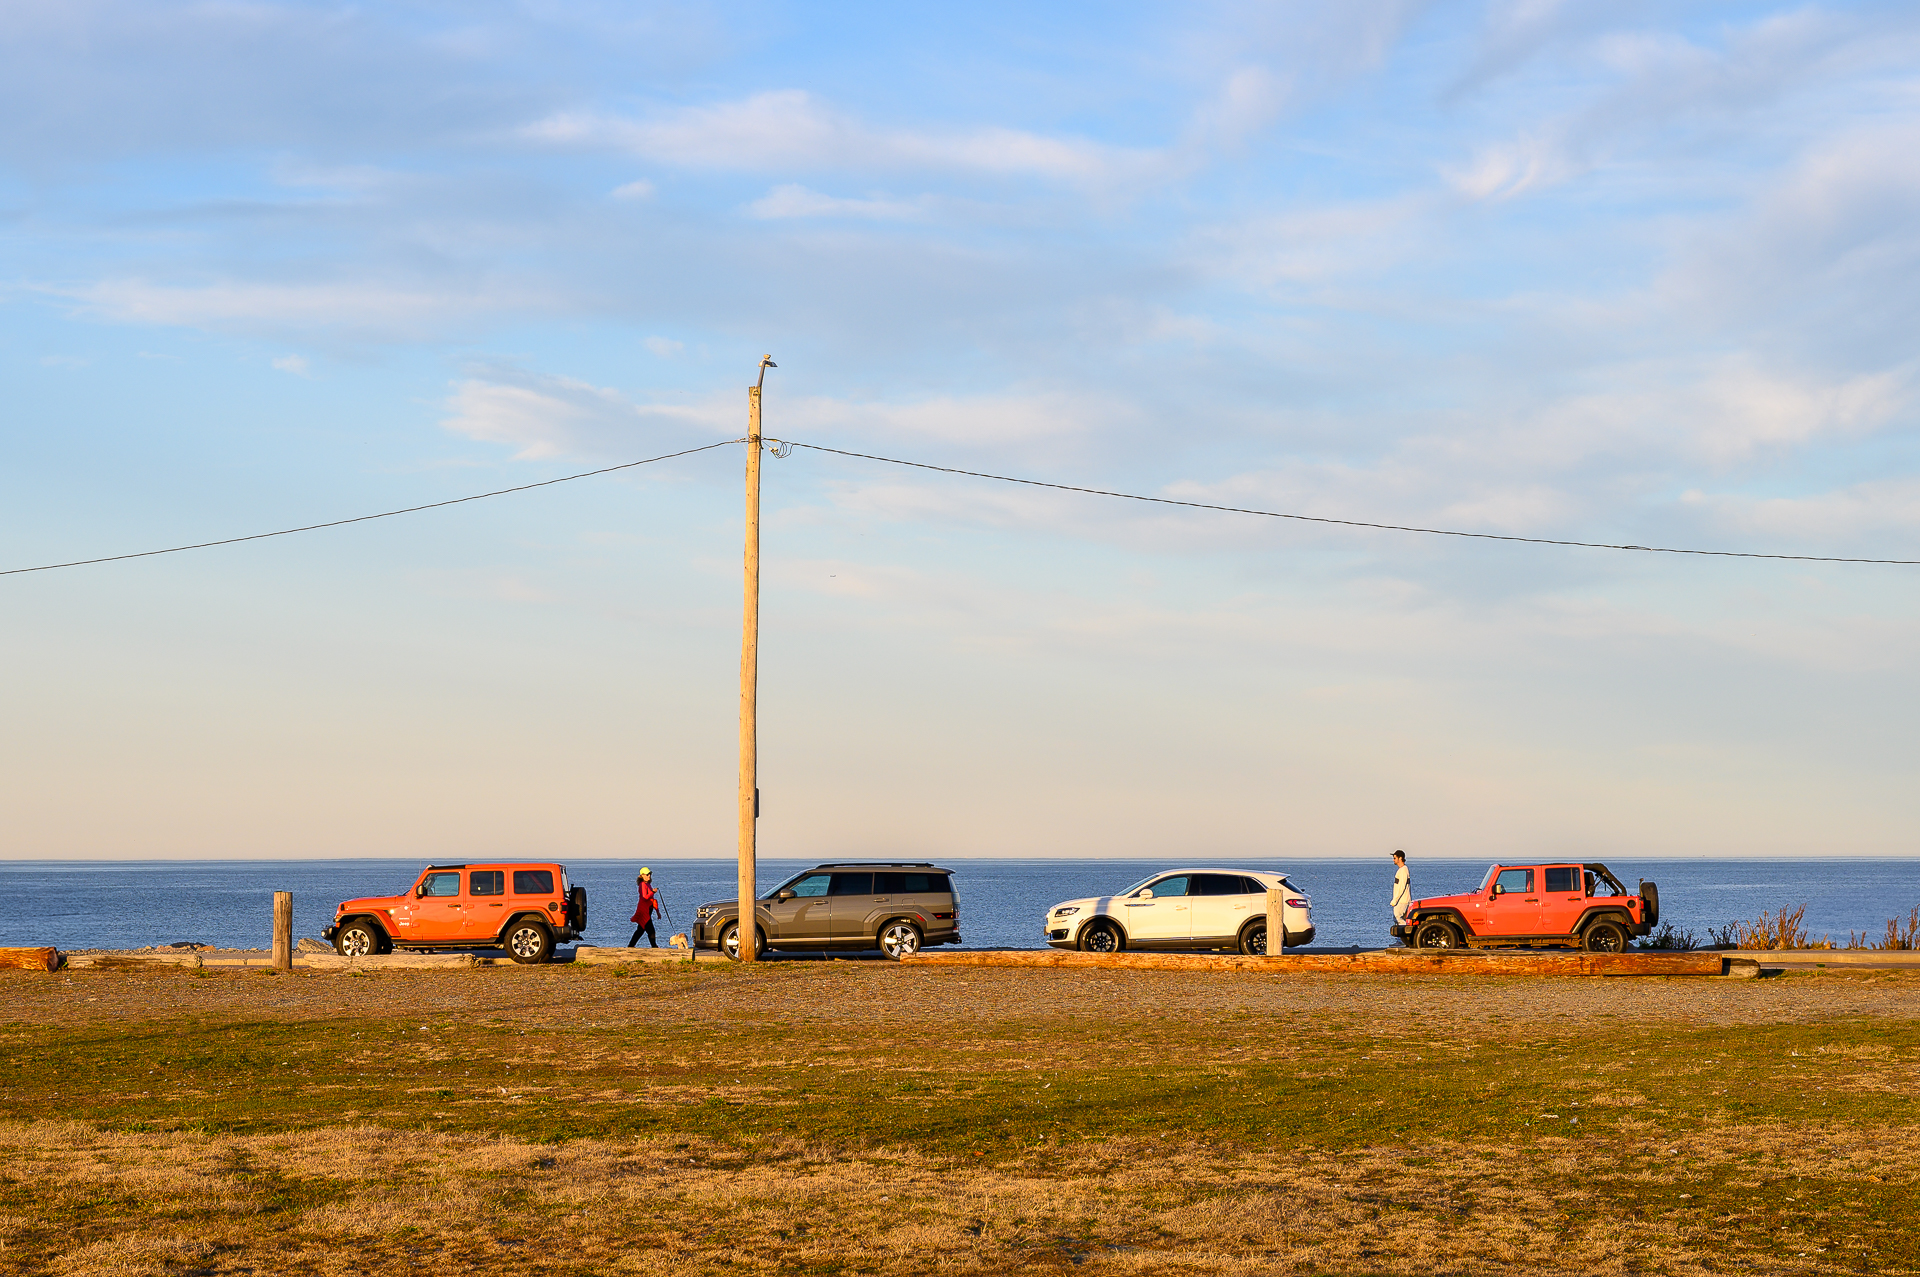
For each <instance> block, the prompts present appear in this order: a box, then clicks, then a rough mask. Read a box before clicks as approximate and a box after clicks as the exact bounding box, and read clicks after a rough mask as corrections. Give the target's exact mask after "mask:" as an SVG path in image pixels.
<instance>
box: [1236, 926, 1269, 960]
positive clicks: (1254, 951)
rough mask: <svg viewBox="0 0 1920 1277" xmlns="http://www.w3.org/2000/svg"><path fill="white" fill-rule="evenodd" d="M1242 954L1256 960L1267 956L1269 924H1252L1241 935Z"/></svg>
mask: <svg viewBox="0 0 1920 1277" xmlns="http://www.w3.org/2000/svg"><path fill="white" fill-rule="evenodd" d="M1240 952H1242V953H1244V954H1247V955H1248V956H1250V957H1255V958H1264V957H1265V956H1266V954H1267V924H1266V923H1264V922H1255V923H1250V924H1249V925H1248V927H1247V929H1246V930H1245V931H1242V932H1241V933H1240Z"/></svg>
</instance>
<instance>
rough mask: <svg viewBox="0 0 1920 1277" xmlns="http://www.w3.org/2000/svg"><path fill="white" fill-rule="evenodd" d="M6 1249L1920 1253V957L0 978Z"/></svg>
mask: <svg viewBox="0 0 1920 1277" xmlns="http://www.w3.org/2000/svg"><path fill="white" fill-rule="evenodd" d="M0 995H4V997H5V1000H6V1005H7V1007H8V1008H9V1010H8V1011H6V1012H5V1013H3V1014H0V1021H4V1023H0V1037H4V1038H5V1040H6V1048H7V1049H6V1051H5V1053H4V1060H5V1063H4V1065H0V1068H3V1069H4V1073H3V1074H0V1273H8V1274H11V1273H60V1274H69V1273H70V1274H91V1273H101V1274H105V1273H115V1274H182V1275H184V1274H227V1273H249V1272H251V1273H361V1272H374V1271H383V1272H392V1271H407V1272H417V1273H456V1272H458V1273H471V1272H502V1273H555V1274H560V1273H569V1274H592V1273H608V1274H612V1273H646V1272H660V1273H669V1272H671V1273H675V1274H701V1273H719V1272H721V1271H723V1270H725V1271H729V1272H736V1273H737V1272H740V1271H743V1270H755V1271H761V1272H767V1273H822V1274H851V1273H868V1272H871V1273H896V1272H899V1273H956V1274H974V1273H1009V1272H1032V1271H1055V1270H1058V1271H1067V1270H1074V1271H1081V1272H1089V1273H1112V1274H1116V1275H1117V1274H1147V1273H1156V1274H1157V1273H1180V1274H1194V1275H1205V1274H1241V1273H1248V1274H1251V1273H1261V1274H1266V1273H1300V1274H1308V1273H1419V1274H1429V1273H1509V1272H1512V1273H1518V1272H1526V1273H1789V1272H1791V1273H1815V1272H1822V1273H1824V1272H1861V1271H1868V1272H1889V1273H1892V1272H1910V1271H1914V1270H1916V1269H1920V1228H1917V1227H1916V1225H1915V1223H1914V1220H1915V1218H1916V1207H1920V1192H1916V1183H1917V1182H1920V1156H1916V1154H1917V1153H1920V1126H1917V1125H1916V1117H1920V979H1916V978H1915V977H1911V976H1906V975H1887V974H1873V973H1859V974H1856V975H1850V976H1829V975H1821V976H1795V977H1787V978H1780V979H1768V980H1748V981H1739V982H1733V981H1718V980H1662V979H1617V980H1527V979H1504V978H1502V979H1486V978H1477V979H1476V978H1460V977H1448V978H1442V977H1403V978H1395V977H1384V978H1383V977H1327V976H1295V977H1275V976H1246V975H1229V974H1220V973H1193V974H1189V973H1177V972H1125V971H1102V972H1098V973H1097V974H1096V973H1088V972H1047V971H1019V970H1015V971H997V970H992V969H961V970H937V969H933V970H930V969H918V970H914V969H903V968H900V967H896V966H892V965H887V964H882V963H875V962H783V963H770V964H765V965H763V966H762V967H760V968H759V969H757V970H752V971H742V970H739V969H737V968H733V967H731V966H728V965H726V964H722V963H706V964H701V965H700V966H699V967H698V968H696V969H691V970H690V969H687V968H684V967H682V968H668V967H646V968H640V969H637V970H634V971H633V972H632V973H631V974H629V973H627V972H625V971H622V970H618V969H608V968H594V969H579V968H570V967H564V966H561V967H548V968H526V969H521V968H493V969H483V970H479V971H447V972H438V971H435V972H389V973H382V974H378V975H366V976H358V975H351V976H350V975H344V974H338V973H313V974H307V973H296V974H292V975H275V974H272V973H269V972H260V971H233V972H225V973H193V972H188V971H180V970H166V971H79V972H72V973H56V974H53V975H45V974H32V973H11V972H9V973H0Z"/></svg>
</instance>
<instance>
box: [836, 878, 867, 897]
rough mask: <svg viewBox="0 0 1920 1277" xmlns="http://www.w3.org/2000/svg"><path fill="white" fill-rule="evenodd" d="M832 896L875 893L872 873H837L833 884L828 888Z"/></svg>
mask: <svg viewBox="0 0 1920 1277" xmlns="http://www.w3.org/2000/svg"><path fill="white" fill-rule="evenodd" d="M827 894H828V895H830V896H870V895H872V894H873V875H872V874H835V875H834V876H833V886H832V887H831V888H829V889H828V891H827Z"/></svg>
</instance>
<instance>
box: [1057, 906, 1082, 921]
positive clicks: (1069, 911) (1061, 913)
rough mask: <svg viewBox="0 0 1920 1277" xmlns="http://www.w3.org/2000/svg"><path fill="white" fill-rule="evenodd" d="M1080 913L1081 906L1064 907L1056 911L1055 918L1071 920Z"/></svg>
mask: <svg viewBox="0 0 1920 1277" xmlns="http://www.w3.org/2000/svg"><path fill="white" fill-rule="evenodd" d="M1079 912H1080V906H1079V905H1063V906H1061V907H1060V908H1058V909H1055V910H1054V911H1053V916H1054V917H1056V918H1071V917H1072V916H1073V915H1074V914H1076V913H1079Z"/></svg>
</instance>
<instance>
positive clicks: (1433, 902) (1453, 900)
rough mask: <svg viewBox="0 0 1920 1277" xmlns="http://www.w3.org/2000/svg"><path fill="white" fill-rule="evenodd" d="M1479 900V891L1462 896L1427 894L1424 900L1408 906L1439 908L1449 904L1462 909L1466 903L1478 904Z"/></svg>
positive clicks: (1411, 907)
mask: <svg viewBox="0 0 1920 1277" xmlns="http://www.w3.org/2000/svg"><path fill="white" fill-rule="evenodd" d="M1480 900H1481V896H1480V893H1479V892H1477V891H1469V892H1468V893H1467V894H1465V895H1463V896H1428V897H1427V898H1426V899H1425V900H1416V901H1414V902H1413V903H1412V904H1411V905H1409V906H1408V908H1410V909H1439V908H1444V907H1446V906H1448V905H1451V906H1453V907H1454V908H1455V909H1464V908H1466V907H1467V906H1468V905H1471V904H1478V903H1479V902H1480Z"/></svg>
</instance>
